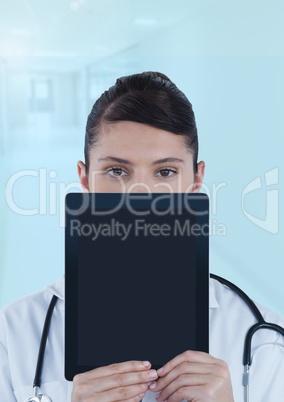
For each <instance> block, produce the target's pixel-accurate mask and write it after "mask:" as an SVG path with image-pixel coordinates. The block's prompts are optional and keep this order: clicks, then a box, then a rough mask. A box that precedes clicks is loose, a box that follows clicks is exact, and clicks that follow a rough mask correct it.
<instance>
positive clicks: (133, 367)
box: [73, 360, 151, 381]
mask: <svg viewBox="0 0 284 402" xmlns="http://www.w3.org/2000/svg"><path fill="white" fill-rule="evenodd" d="M150 368H151V363H150V362H148V361H144V362H143V361H136V360H132V361H127V362H122V363H114V364H110V365H109V366H104V367H98V368H96V369H94V370H90V371H87V372H85V373H82V374H77V375H76V376H75V377H74V378H73V381H74V380H75V379H76V378H77V377H79V378H80V377H85V379H86V380H88V379H89V380H92V379H94V378H101V377H106V376H109V375H112V374H117V373H133V372H136V371H142V370H145V371H146V370H149V369H150Z"/></svg>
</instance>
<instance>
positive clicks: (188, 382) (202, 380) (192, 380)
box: [156, 374, 208, 402]
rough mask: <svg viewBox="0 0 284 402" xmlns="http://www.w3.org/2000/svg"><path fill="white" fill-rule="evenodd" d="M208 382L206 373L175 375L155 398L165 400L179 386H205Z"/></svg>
mask: <svg viewBox="0 0 284 402" xmlns="http://www.w3.org/2000/svg"><path fill="white" fill-rule="evenodd" d="M207 382H208V375H206V374H199V375H195V374H185V375H181V376H179V377H177V378H176V379H175V380H174V381H172V382H171V383H169V385H167V386H166V387H165V388H163V389H162V390H161V393H160V394H159V396H158V397H156V400H157V401H158V402H160V401H166V400H168V399H169V397H170V396H172V395H173V394H175V393H176V392H177V391H178V390H179V389H180V388H184V387H192V386H205V385H206V384H207Z"/></svg>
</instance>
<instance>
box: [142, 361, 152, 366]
mask: <svg viewBox="0 0 284 402" xmlns="http://www.w3.org/2000/svg"><path fill="white" fill-rule="evenodd" d="M143 364H144V366H145V367H148V366H150V364H151V363H150V362H148V361H144V362H143Z"/></svg>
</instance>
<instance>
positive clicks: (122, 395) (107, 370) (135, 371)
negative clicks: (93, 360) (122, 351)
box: [72, 361, 158, 402]
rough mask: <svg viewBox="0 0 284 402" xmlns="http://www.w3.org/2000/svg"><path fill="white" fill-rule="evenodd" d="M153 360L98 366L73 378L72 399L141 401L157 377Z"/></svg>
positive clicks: (88, 401)
mask: <svg viewBox="0 0 284 402" xmlns="http://www.w3.org/2000/svg"><path fill="white" fill-rule="evenodd" d="M150 368H151V363H149V362H142V361H129V362H123V363H115V364H111V365H109V366H104V367H99V368H97V369H94V370H91V371H87V372H86V373H82V374H77V375H76V376H75V377H74V378H73V391H72V402H116V401H129V402H139V401H140V400H141V399H142V398H144V396H145V393H146V391H147V390H148V384H149V383H151V382H152V381H154V380H156V379H157V378H158V375H157V372H156V370H150Z"/></svg>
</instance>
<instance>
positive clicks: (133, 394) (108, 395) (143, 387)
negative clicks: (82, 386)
mask: <svg viewBox="0 0 284 402" xmlns="http://www.w3.org/2000/svg"><path fill="white" fill-rule="evenodd" d="M147 389H148V386H147V384H136V385H130V386H128V387H120V388H115V389H111V390H108V391H105V392H95V393H93V394H92V395H89V396H88V397H87V398H83V399H78V401H79V400H80V401H82V400H83V401H84V402H98V401H99V402H110V401H115V402H116V401H127V400H131V401H132V400H135V401H136V402H139V401H140V400H141V399H142V398H144V396H145V394H146V392H147ZM75 400H77V399H75Z"/></svg>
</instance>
